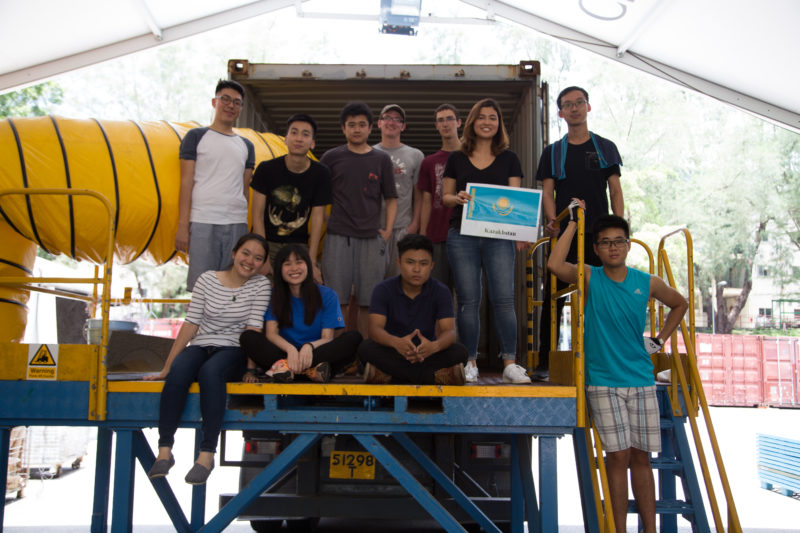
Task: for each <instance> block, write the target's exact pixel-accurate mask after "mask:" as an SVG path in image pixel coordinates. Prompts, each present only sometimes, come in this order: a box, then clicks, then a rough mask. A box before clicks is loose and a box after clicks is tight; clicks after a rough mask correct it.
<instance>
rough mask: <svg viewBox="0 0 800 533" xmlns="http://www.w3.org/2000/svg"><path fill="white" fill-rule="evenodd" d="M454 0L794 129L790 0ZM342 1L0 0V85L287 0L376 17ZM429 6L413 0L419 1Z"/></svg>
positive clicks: (794, 5)
mask: <svg viewBox="0 0 800 533" xmlns="http://www.w3.org/2000/svg"><path fill="white" fill-rule="evenodd" d="M426 1H431V0H426ZM460 1H461V2H462V3H464V4H467V5H469V6H472V7H473V8H476V9H474V10H473V12H475V13H480V14H481V15H482V16H483V17H485V18H486V19H489V20H507V21H510V22H513V23H516V24H521V25H523V26H527V27H530V28H532V29H534V30H536V31H538V32H541V33H544V34H547V35H550V36H552V37H555V38H557V39H561V40H563V41H566V42H569V43H571V44H574V45H576V46H579V47H582V48H585V49H587V50H590V51H592V52H595V53H598V54H600V55H603V56H605V57H608V58H611V59H614V60H616V61H619V62H621V63H624V64H626V65H629V66H632V67H635V68H638V69H640V70H643V71H646V72H649V73H651V74H654V75H656V76H659V77H661V78H664V79H667V80H670V81H672V82H674V83H677V84H679V85H681V86H683V87H686V88H688V89H691V90H695V91H698V92H700V93H703V94H707V95H709V96H711V97H713V98H716V99H718V100H721V101H724V102H728V103H730V104H732V105H734V106H736V107H739V108H741V109H744V110H746V111H749V112H751V113H754V114H756V115H759V116H762V117H764V118H766V119H768V120H772V121H775V122H776V123H778V124H781V125H783V126H785V127H787V128H789V129H792V130H794V131H800V95H798V93H797V88H798V87H800V69H798V68H797V63H796V61H797V60H798V58H800V32H798V31H797V26H798V23H800V2H798V1H797V0H763V1H760V2H754V1H751V0H703V1H698V0H535V1H534V0H507V1H500V0H460ZM405 3H408V2H405ZM343 6H344V7H343ZM346 6H347V3H346V2H339V1H337V2H331V1H322V0H314V1H311V2H309V0H255V1H253V0H225V1H221V0H170V1H167V2H164V1H156V0H70V1H69V2H59V1H56V0H3V1H2V2H0V49H2V50H3V51H4V54H3V55H2V56H0V91H6V90H11V89H13V88H17V87H22V86H25V85H29V84H31V83H35V82H38V81H41V80H44V79H47V78H49V77H52V76H54V75H57V74H60V73H63V72H67V71H70V70H73V69H76V68H79V67H83V66H87V65H91V64H94V63H98V62H101V61H105V60H108V59H111V58H114V57H119V56H122V55H125V54H130V53H133V52H136V51H139V50H143V49H146V48H150V47H153V46H158V45H160V44H164V43H167V42H170V41H174V40H177V39H182V38H184V37H188V36H191V35H195V34H198V33H202V32H204V31H208V30H211V29H214V28H217V27H220V26H224V25H227V24H232V23H234V22H238V21H242V20H246V19H249V18H251V17H254V16H258V15H262V14H265V13H269V12H272V11H275V10H278V9H282V8H287V7H294V8H295V10H296V12H297V14H298V16H309V15H317V16H320V15H322V16H329V17H332V18H337V17H338V18H359V19H369V18H374V19H375V20H376V21H377V20H378V18H379V12H380V2H379V0H372V2H364V1H362V2H360V3H359V6H361V7H363V6H368V8H369V10H370V12H360V13H359V14H358V15H353V14H349V13H347V12H346V10H347V8H346ZM427 7H428V5H427V4H426V2H423V10H422V13H427V12H428V9H427ZM309 9H313V10H315V12H313V13H312V12H310V11H309ZM362 11H363V9H362ZM443 21H447V22H454V20H453V19H447V20H445V19H442V18H437V17H432V16H427V17H426V16H422V17H421V23H422V24H425V23H428V22H443ZM468 21H469V22H474V21H475V20H474V18H471V19H469V20H465V22H468Z"/></svg>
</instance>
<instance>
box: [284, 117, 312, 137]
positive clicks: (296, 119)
mask: <svg viewBox="0 0 800 533" xmlns="http://www.w3.org/2000/svg"><path fill="white" fill-rule="evenodd" d="M295 122H308V123H309V124H311V132H312V133H311V136H312V137H313V138H315V139H316V138H317V122H316V121H315V120H314V119H313V118H311V116H309V115H306V114H305V113H295V114H294V115H292V116H291V117H289V120H287V121H286V132H287V133H288V132H289V128H291V127H292V124H293V123H295Z"/></svg>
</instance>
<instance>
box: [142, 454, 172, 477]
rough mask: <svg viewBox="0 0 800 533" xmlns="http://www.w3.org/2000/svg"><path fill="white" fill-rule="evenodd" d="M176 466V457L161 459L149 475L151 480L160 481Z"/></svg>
mask: <svg viewBox="0 0 800 533" xmlns="http://www.w3.org/2000/svg"><path fill="white" fill-rule="evenodd" d="M174 465H175V456H173V455H172V454H169V459H159V460H157V461H156V462H155V463H153V466H152V468H150V471H149V472H148V473H147V477H149V478H150V479H158V478H160V477H164V476H166V475H167V474H168V473H169V469H170V468H172V467H173V466H174Z"/></svg>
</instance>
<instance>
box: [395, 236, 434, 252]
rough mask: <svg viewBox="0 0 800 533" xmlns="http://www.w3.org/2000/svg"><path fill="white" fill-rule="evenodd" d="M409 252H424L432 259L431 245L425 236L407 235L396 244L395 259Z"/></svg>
mask: <svg viewBox="0 0 800 533" xmlns="http://www.w3.org/2000/svg"><path fill="white" fill-rule="evenodd" d="M409 250H425V251H426V252H428V253H429V254H431V257H433V243H432V242H431V240H430V239H429V238H428V237H426V236H425V235H418V234H416V233H409V234H408V235H406V236H405V237H403V238H402V239H400V240H399V241H398V243H397V257H400V256H402V255H403V254H404V253H405V252H407V251H409Z"/></svg>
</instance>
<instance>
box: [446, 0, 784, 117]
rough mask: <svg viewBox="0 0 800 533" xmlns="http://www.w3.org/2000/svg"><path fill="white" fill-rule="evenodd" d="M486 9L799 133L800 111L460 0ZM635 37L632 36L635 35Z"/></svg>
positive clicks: (507, 8) (493, 3)
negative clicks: (620, 55)
mask: <svg viewBox="0 0 800 533" xmlns="http://www.w3.org/2000/svg"><path fill="white" fill-rule="evenodd" d="M461 2H462V3H464V4H468V5H470V6H473V7H477V8H478V9H483V10H484V11H486V13H487V18H494V17H495V16H497V17H500V18H503V19H506V20H508V21H509V22H514V23H517V24H520V25H522V26H526V27H528V28H531V29H533V30H536V31H538V32H540V33H544V34H545V35H549V36H550V37H553V38H555V39H558V40H560V41H564V42H567V43H569V44H573V45H575V46H578V47H580V48H583V49H585V50H589V51H590V52H594V53H596V54H599V55H601V56H603V57H606V58H608V59H611V60H614V61H616V62H618V63H622V64H624V65H627V66H629V67H633V68H636V69H638V70H641V71H643V72H647V73H648V74H652V75H654V76H657V77H659V78H662V79H665V80H667V81H671V82H673V83H675V84H677V85H680V86H681V87H684V88H686V89H690V90H692V91H695V92H699V93H701V94H705V95H706V96H710V97H712V98H714V99H715V100H719V101H720V102H725V103H727V104H730V105H732V106H734V107H736V108H738V109H741V110H742V111H746V112H748V113H752V114H754V115H757V116H759V117H762V118H764V119H767V120H769V121H771V122H775V123H776V124H778V125H779V126H782V127H784V128H787V129H789V130H792V131H794V132H797V133H800V113H796V112H794V111H790V110H788V109H784V108H782V107H780V106H777V105H774V104H772V103H770V102H767V101H764V100H759V99H758V98H754V97H752V96H749V95H747V94H744V93H740V92H738V91H735V90H733V89H731V88H729V87H724V86H722V85H719V84H717V83H714V82H713V81H710V80H707V79H705V78H700V77H698V76H695V75H693V74H689V73H688V72H684V71H682V70H679V69H677V68H674V67H671V66H669V65H666V64H664V63H661V62H659V61H656V60H654V59H651V58H649V57H646V56H642V55H639V54H637V53H635V52H631V51H629V50H628V51H627V52H626V53H625V54H624V55H623V56H622V57H618V55H617V46H615V45H613V44H611V43H607V42H605V41H601V40H600V39H597V38H595V37H592V36H591V35H587V34H585V33H581V32H579V31H576V30H574V29H572V28H569V27H567V26H563V25H561V24H558V23H556V22H553V21H552V20H548V19H545V18H542V17H539V16H537V15H534V14H533V13H531V12H529V11H525V10H524V9H521V8H519V7H516V6H513V5H511V4H509V3H507V2H503V1H500V0H461ZM634 39H635V36H634Z"/></svg>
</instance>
